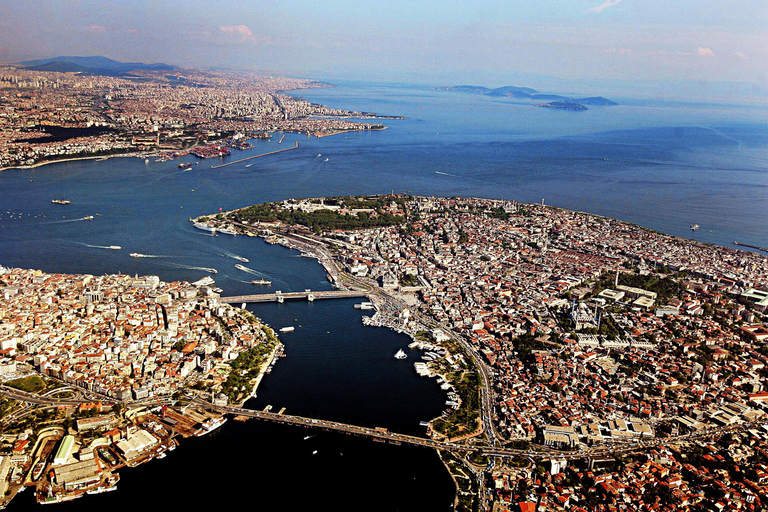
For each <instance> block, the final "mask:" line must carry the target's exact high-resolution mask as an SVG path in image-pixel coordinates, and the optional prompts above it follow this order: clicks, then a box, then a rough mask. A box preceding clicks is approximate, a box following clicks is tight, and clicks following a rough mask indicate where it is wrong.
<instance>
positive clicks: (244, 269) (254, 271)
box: [235, 265, 264, 276]
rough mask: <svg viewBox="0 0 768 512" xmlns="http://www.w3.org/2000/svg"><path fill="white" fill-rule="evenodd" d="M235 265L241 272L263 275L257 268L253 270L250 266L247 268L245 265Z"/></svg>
mask: <svg viewBox="0 0 768 512" xmlns="http://www.w3.org/2000/svg"><path fill="white" fill-rule="evenodd" d="M235 267H236V268H237V269H238V270H242V271H243V272H245V273H247V274H253V275H254V276H263V275H264V274H262V273H261V272H259V271H258V270H253V269H252V268H248V267H246V266H244V265H235Z"/></svg>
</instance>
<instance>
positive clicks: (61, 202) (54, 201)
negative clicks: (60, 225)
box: [51, 199, 72, 204]
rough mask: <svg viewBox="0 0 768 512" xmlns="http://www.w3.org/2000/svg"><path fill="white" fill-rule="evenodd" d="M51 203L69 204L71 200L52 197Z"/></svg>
mask: <svg viewBox="0 0 768 512" xmlns="http://www.w3.org/2000/svg"><path fill="white" fill-rule="evenodd" d="M51 202H52V203H53V204H71V203H72V201H69V200H67V199H53V200H51Z"/></svg>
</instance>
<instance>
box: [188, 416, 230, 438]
mask: <svg viewBox="0 0 768 512" xmlns="http://www.w3.org/2000/svg"><path fill="white" fill-rule="evenodd" d="M226 422H227V418H225V417H224V416H222V417H220V418H217V419H215V420H214V419H212V420H207V421H205V422H204V423H203V426H202V428H201V429H200V430H198V431H197V433H196V434H195V435H196V436H197V437H200V436H204V435H205V434H210V433H211V432H213V431H214V430H216V429H217V428H219V427H220V426H222V425H223V424H224V423H226Z"/></svg>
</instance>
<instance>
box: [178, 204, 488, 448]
mask: <svg viewBox="0 0 768 512" xmlns="http://www.w3.org/2000/svg"><path fill="white" fill-rule="evenodd" d="M233 211H236V210H230V211H229V212H223V213H224V214H225V216H226V215H227V214H229V213H231V212H233ZM201 217H210V216H208V215H202V216H200V217H196V218H194V219H192V221H193V222H200V221H199V219H200V218H201ZM241 229H246V228H243V227H242V226H241ZM252 229H254V227H253V226H248V227H247V230H246V231H245V234H247V235H251V236H254V235H255V236H256V237H258V238H261V239H262V240H264V241H266V240H267V239H268V238H270V237H272V236H277V238H278V241H277V245H280V246H282V247H285V248H287V249H291V250H297V251H299V252H300V253H301V254H302V255H305V254H306V255H308V256H311V257H312V258H314V259H315V260H316V261H317V262H318V263H319V264H320V265H322V266H323V269H324V270H325V272H326V275H327V276H328V279H329V280H330V281H331V283H332V284H333V285H334V286H337V283H338V282H339V281H340V276H338V275H337V272H338V269H335V268H334V265H333V264H332V262H333V259H332V258H327V257H323V254H322V250H324V249H325V250H327V249H328V244H327V243H326V242H324V241H321V240H313V242H314V243H315V244H316V247H317V248H319V249H321V250H319V251H317V252H315V251H310V250H307V249H302V248H300V247H295V246H294V245H293V244H291V243H290V239H289V238H288V237H287V236H285V235H276V234H275V233H272V234H271V235H266V234H262V233H260V232H258V230H256V232H255V233H254V232H253V231H251V230H252ZM291 236H298V235H295V234H294V235H291ZM318 252H319V253H320V254H318ZM374 290H376V288H374V289H371V290H363V291H365V292H367V293H366V298H367V299H368V300H369V301H370V302H372V303H373V304H374V307H375V312H374V314H373V315H372V316H370V317H369V316H367V315H362V318H363V323H364V325H366V326H370V327H384V328H387V329H390V330H391V331H393V332H395V333H398V334H402V335H405V336H407V337H408V338H409V339H410V340H411V343H414V342H420V341H421V340H419V339H417V337H416V331H414V330H413V329H409V328H403V327H399V326H396V325H392V322H389V321H386V320H385V321H380V319H375V317H376V316H377V315H381V313H380V311H381V309H380V304H378V303H380V302H381V301H382V300H384V299H382V298H381V297H380V296H379V295H377V294H375V293H373V291H374ZM378 290H379V291H381V292H382V293H384V292H383V290H382V289H378ZM384 294H385V295H386V297H387V298H388V299H389V300H393V301H401V300H402V299H399V298H398V297H396V296H392V295H389V294H386V293H384ZM366 318H368V319H370V320H368V322H369V323H366V321H365V320H364V319H366ZM419 325H420V326H421V327H423V328H424V329H428V326H426V325H424V324H422V323H421V322H419ZM279 345H282V343H279ZM438 346H441V345H438ZM446 350H447V349H446ZM276 352H277V348H276V349H275V351H274V352H273V356H272V358H274V357H275V356H274V354H275V353H276ZM268 360H270V361H271V359H268ZM266 366H268V365H266ZM266 366H264V365H263V366H262V369H261V371H262V372H263V371H264V368H265V367H266ZM430 373H431V375H430V378H435V379H438V378H442V379H443V382H446V383H448V384H451V387H452V388H453V387H454V383H453V382H451V381H450V380H449V379H448V378H446V376H445V375H444V374H441V373H436V372H432V371H431V370H430ZM263 376H264V374H263V373H260V375H259V377H257V384H256V386H254V389H253V392H252V395H253V396H255V395H256V387H258V383H260V382H261V379H262V378H263ZM446 396H447V393H446ZM248 398H251V396H249V397H248ZM248 398H246V399H244V400H243V401H242V402H240V404H241V405H242V404H244V403H245V402H246V401H247V400H248ZM440 418H442V415H439V416H436V417H434V418H431V419H430V420H428V421H427V423H428V424H429V426H428V432H429V431H433V430H432V422H434V421H436V420H438V419H440ZM484 431H485V429H484V428H483V425H482V422H481V424H480V428H479V430H475V431H474V432H472V433H471V434H469V435H468V436H467V437H476V436H478V435H481V434H482V433H483V432H484ZM427 438H429V437H427Z"/></svg>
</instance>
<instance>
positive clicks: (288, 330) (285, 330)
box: [280, 325, 296, 332]
mask: <svg viewBox="0 0 768 512" xmlns="http://www.w3.org/2000/svg"><path fill="white" fill-rule="evenodd" d="M294 330H296V328H295V327H294V326H292V325H291V326H289V327H281V328H280V332H293V331H294Z"/></svg>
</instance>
